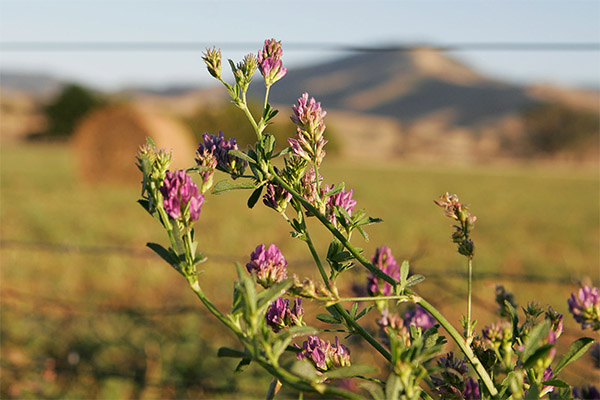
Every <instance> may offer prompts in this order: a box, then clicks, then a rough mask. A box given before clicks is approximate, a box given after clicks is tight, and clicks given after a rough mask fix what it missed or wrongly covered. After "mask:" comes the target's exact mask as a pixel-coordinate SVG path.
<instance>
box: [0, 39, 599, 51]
mask: <svg viewBox="0 0 600 400" xmlns="http://www.w3.org/2000/svg"><path fill="white" fill-rule="evenodd" d="M213 45H214V46H215V47H218V48H222V49H227V50H248V49H252V48H255V47H257V45H259V44H258V43H254V42H252V43H251V42H221V43H216V44H215V43H208V42H194V41H160V42H159V41H156V42H139V41H112V42H111V41H0V50H1V51H9V52H19V51H202V50H204V49H206V48H208V47H213ZM284 48H285V50H290V51H344V52H355V53H369V52H407V51H408V52H410V51H423V50H433V51H586V52H588V51H591V52H598V51H600V42H471V43H469V42H463V43H444V44H428V43H421V44H420V43H411V44H391V45H382V46H355V45H346V44H342V43H333V42H329V43H328V42H314V43H311V42H288V43H285V46H284Z"/></svg>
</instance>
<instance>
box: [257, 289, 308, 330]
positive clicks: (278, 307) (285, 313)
mask: <svg viewBox="0 0 600 400" xmlns="http://www.w3.org/2000/svg"><path fill="white" fill-rule="evenodd" d="M303 315H304V309H303V308H302V299H300V298H297V297H296V300H294V305H293V306H292V307H291V308H290V301H289V300H288V299H283V298H281V297H280V298H278V299H277V300H275V301H274V302H273V303H271V305H270V306H269V309H268V310H267V314H266V316H265V318H266V320H267V325H269V326H270V327H271V328H273V330H274V331H275V332H279V331H280V330H281V329H283V328H285V327H288V326H294V325H303V323H302V316H303Z"/></svg>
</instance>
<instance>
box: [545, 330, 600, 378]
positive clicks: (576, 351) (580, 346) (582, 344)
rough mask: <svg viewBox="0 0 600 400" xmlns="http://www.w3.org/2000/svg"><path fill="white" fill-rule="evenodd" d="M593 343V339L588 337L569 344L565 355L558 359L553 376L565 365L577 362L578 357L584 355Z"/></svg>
mask: <svg viewBox="0 0 600 400" xmlns="http://www.w3.org/2000/svg"><path fill="white" fill-rule="evenodd" d="M593 343H594V339H592V338H589V337H582V338H579V339H577V340H576V341H574V342H573V343H571V345H570V346H569V350H568V351H567V353H566V354H565V355H564V356H563V357H562V358H561V359H560V361H559V362H558V364H557V365H556V368H555V369H554V375H555V376H556V375H558V373H559V372H560V371H561V370H562V369H563V368H564V367H566V366H567V365H569V364H570V363H572V362H573V361H575V360H577V359H578V358H579V357H581V356H582V355H584V354H585V352H586V351H587V350H588V349H589V348H590V346H591V345H592V344H593Z"/></svg>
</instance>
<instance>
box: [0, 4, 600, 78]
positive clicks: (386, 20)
mask: <svg viewBox="0 0 600 400" xmlns="http://www.w3.org/2000/svg"><path fill="white" fill-rule="evenodd" d="M271 37H274V38H277V39H278V40H282V42H283V46H284V63H285V65H286V66H288V67H291V68H293V67H294V66H298V65H306V64H310V63H315V62H320V61H324V60H328V59H331V58H332V57H337V56H340V55H343V54H342V53H328V52H325V51H315V52H311V51H300V50H287V51H286V50H285V45H286V43H298V42H302V43H305V42H311V43H312V42H323V41H324V42H333V43H339V44H348V45H367V46H368V45H380V44H382V43H411V42H429V43H432V44H440V45H443V44H451V43H473V42H586V43H590V42H595V43H598V42H600V1H597V0H594V1H549V0H544V1H541V0H540V1H531V0H529V1H527V0H521V1H483V0H481V1H473V0H471V1H466V0H465V1H451V0H446V1H433V0H430V1H427V0H420V1H377V0H371V1H367V0H365V1H349V0H345V1H301V0H295V1H283V0H280V1H227V0H221V1H176V0H171V1H151V0H150V1H149V0H144V1H142V0H137V1H136V0H121V1H108V0H107V1H99V0H96V1H92V0H79V1H75V0H71V1H66V0H54V1H48V0H45V1H33V0H18V1H10V0H0V41H2V42H16V41H35V42H41V41H57V42H64V41H99V42H106V41H111V42H112V41H128V42H146V41H150V42H156V41H158V42H161V41H167V42H168V41H193V42H203V43H206V45H207V46H208V45H210V44H212V43H219V42H221V43H223V42H240V41H241V42H249V43H255V44H254V45H253V46H252V47H248V48H247V49H246V50H245V51H237V50H231V51H230V50H224V56H225V57H227V58H233V59H234V60H239V59H240V58H241V57H242V56H243V54H244V53H248V52H256V51H257V50H258V48H259V47H260V46H261V44H262V41H263V40H264V39H266V38H271ZM450 55H451V56H453V57H455V58H457V59H459V60H461V61H463V62H465V63H467V64H468V65H470V66H471V67H473V68H475V69H476V70H478V71H480V72H481V73H484V74H488V75H490V76H492V77H496V78H500V79H504V80H508V81H511V82H517V83H527V84H529V83H542V82H549V83H555V84H562V85H577V86H581V85H593V86H596V87H598V86H600V53H599V52H597V51H596V52H590V51H587V52H586V51H544V52H523V51H460V52H453V53H450ZM0 67H1V68H2V69H5V70H9V69H10V70H22V71H49V72H52V73H55V74H58V75H60V76H62V77H67V78H71V79H74V80H78V81H82V82H85V83H88V84H92V85H95V86H98V87H104V88H116V87H119V86H121V85H131V84H143V85H155V86H161V85H164V84H167V83H178V82H187V83H198V84H204V83H208V82H210V81H209V77H208V74H207V73H206V72H205V71H204V65H203V62H202V59H201V54H200V53H199V52H191V51H187V52H165V51H150V52H133V51H132V52H128V51H103V52H93V51H88V52H65V51H62V52H41V51H26V52H12V51H2V52H1V53H0Z"/></svg>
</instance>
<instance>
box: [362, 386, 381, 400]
mask: <svg viewBox="0 0 600 400" xmlns="http://www.w3.org/2000/svg"><path fill="white" fill-rule="evenodd" d="M360 386H361V387H362V388H364V389H365V390H366V391H367V392H369V394H370V395H371V398H372V399H373V400H385V394H384V393H383V388H382V387H381V386H380V385H378V384H376V383H373V382H365V383H363V384H362V385H360Z"/></svg>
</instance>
